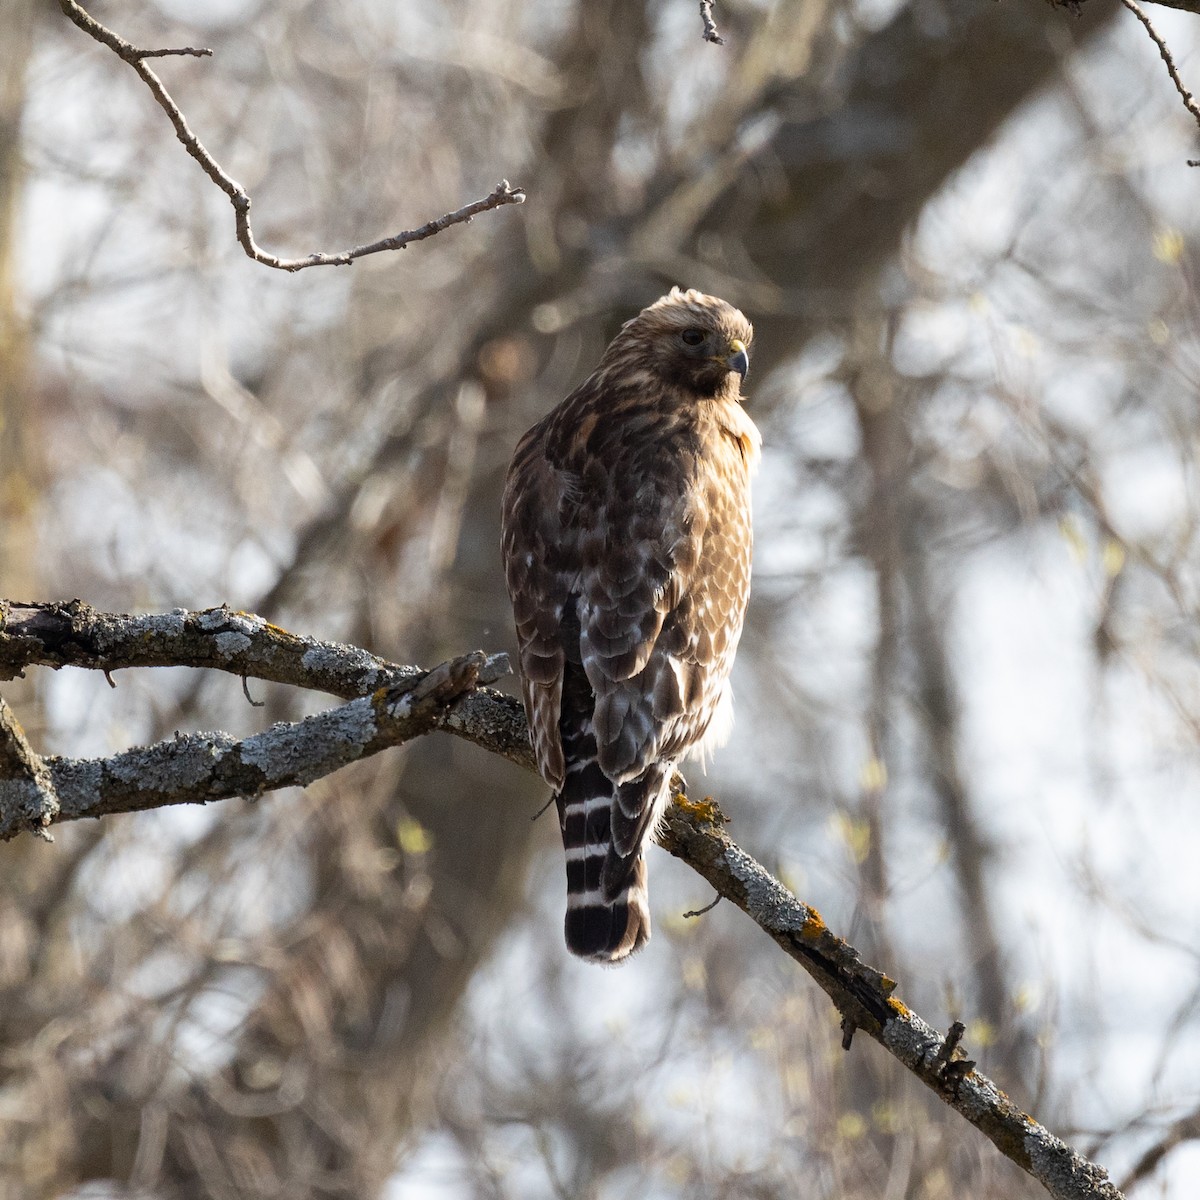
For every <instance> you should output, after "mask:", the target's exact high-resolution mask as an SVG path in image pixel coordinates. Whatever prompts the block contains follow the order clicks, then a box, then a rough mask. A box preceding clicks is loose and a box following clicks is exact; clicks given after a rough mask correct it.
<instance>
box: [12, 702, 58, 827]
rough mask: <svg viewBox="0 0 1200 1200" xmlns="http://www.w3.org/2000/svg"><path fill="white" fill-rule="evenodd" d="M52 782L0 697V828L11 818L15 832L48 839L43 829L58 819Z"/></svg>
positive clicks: (13, 715) (41, 761) (14, 715)
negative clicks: (7, 816)
mask: <svg viewBox="0 0 1200 1200" xmlns="http://www.w3.org/2000/svg"><path fill="white" fill-rule="evenodd" d="M58 812H59V802H58V796H57V795H56V794H55V788H54V781H53V779H52V778H51V776H50V772H49V770H48V769H47V767H46V764H45V762H43V760H42V758H41V756H40V755H39V754H38V753H37V751H36V750H34V748H33V747H32V746H31V745H30V744H29V739H28V738H26V736H25V731H24V730H23V729H22V728H21V725H20V722H18V720H17V717H16V714H15V713H14V712H13V710H12V709H11V708H10V707H9V706H8V702H7V701H6V700H5V699H4V698H3V697H2V696H0V825H2V824H3V821H4V818H5V816H6V815H7V814H12V816H13V819H14V820H15V821H16V822H17V825H18V831H19V830H20V829H29V830H32V831H33V832H35V833H38V834H41V835H42V836H43V837H48V836H49V835H48V834H47V833H46V826H47V825H49V824H51V823H52V822H53V821H54V820H55V819H56V818H57V816H58Z"/></svg>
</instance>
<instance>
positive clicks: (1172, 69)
mask: <svg viewBox="0 0 1200 1200" xmlns="http://www.w3.org/2000/svg"><path fill="white" fill-rule="evenodd" d="M1121 3H1122V4H1123V5H1125V7H1126V8H1127V9H1129V11H1130V12H1131V13H1133V15H1134V16H1135V17H1137V19H1138V20H1139V21H1141V23H1142V25H1143V26H1145V29H1146V32H1147V33H1148V34H1149V35H1150V40H1151V41H1152V42H1153V43H1154V44H1155V45H1156V46H1157V47H1158V53H1159V55H1160V56H1161V57H1162V60H1163V62H1164V63H1166V65H1167V74H1168V75H1170V76H1171V82H1172V83H1173V84H1174V85H1175V90H1176V91H1177V92H1178V93H1179V96H1180V99H1181V100H1182V101H1183V107H1184V108H1186V109H1187V110H1188V112H1189V113H1191V114H1192V117H1193V119H1194V120H1195V122H1196V124H1197V125H1200V105H1197V104H1196V101H1195V99H1194V97H1193V96H1192V93H1191V92H1189V91H1188V90H1187V87H1186V86H1185V85H1184V82H1183V78H1182V77H1181V76H1180V74H1179V68H1178V67H1177V66H1176V65H1175V59H1174V57H1173V56H1172V54H1171V51H1170V50H1169V49H1168V48H1167V43H1166V42H1164V41H1163V39H1162V37H1161V36H1160V35H1159V32H1158V30H1157V29H1155V28H1154V25H1153V23H1152V22H1151V20H1150V18H1149V17H1148V16H1146V14H1145V13H1144V12H1143V11H1142V9H1141V6H1140V5H1138V4H1136V3H1135V0H1121ZM1171 7H1173V8H1187V7H1188V6H1187V5H1184V4H1172V5H1171ZM1188 11H1190V12H1197V11H1200V5H1198V6H1197V7H1196V8H1188ZM1188 166H1189V167H1200V159H1189V160H1188Z"/></svg>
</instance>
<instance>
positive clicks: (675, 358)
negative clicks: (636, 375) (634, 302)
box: [605, 287, 754, 399]
mask: <svg viewBox="0 0 1200 1200" xmlns="http://www.w3.org/2000/svg"><path fill="white" fill-rule="evenodd" d="M753 336H754V330H753V328H752V327H751V325H750V322H749V321H747V320H746V318H745V317H744V316H743V315H742V314H741V313H740V312H739V311H738V310H737V309H736V308H734V307H733V305H732V304H727V303H726V302H725V301H724V300H720V299H718V298H717V297H716V296H706V295H705V294H704V293H703V292H697V291H693V290H689V291H686V292H685V291H682V290H681V289H679V288H677V287H676V288H672V289H671V290H670V292H669V293H668V294H667V295H665V296H663V297H662V299H661V300H656V301H655V302H654V303H653V304H651V305H650V307H649V308H644V309H643V310H642V311H641V312H640V313H638V315H637V316H636V317H634V318H633V320H632V321H627V322H626V323H625V324H624V326H622V328H621V332H620V333H619V334H618V335H617V337H616V338H615V339H614V341H613V343H612V345H611V346H610V347H609V353H614V354H616V355H619V356H620V357H621V358H623V359H625V360H626V361H627V362H628V361H629V359H630V358H633V359H635V360H636V362H637V365H638V366H639V367H640V368H642V369H643V370H646V371H649V372H650V373H651V374H653V375H654V376H655V377H656V378H658V379H660V380H661V381H662V382H664V383H668V384H671V385H673V386H675V387H678V388H681V389H683V390H684V391H686V392H690V393H692V394H694V395H697V396H706V397H713V396H716V395H717V394H718V393H720V392H724V393H725V394H726V395H728V396H729V397H730V398H732V399H740V384H741V381H742V380H743V379H744V378H745V377H746V372H747V371H749V370H750V356H749V348H750V340H751V338H753ZM605 357H608V355H606V356H605Z"/></svg>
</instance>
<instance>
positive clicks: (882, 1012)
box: [0, 600, 1121, 1200]
mask: <svg viewBox="0 0 1200 1200" xmlns="http://www.w3.org/2000/svg"><path fill="white" fill-rule="evenodd" d="M31 666H48V667H52V668H59V667H63V666H76V667H83V668H90V669H92V670H100V671H105V672H112V671H115V670H121V669H128V668H132V667H151V666H192V667H209V668H215V669H217V670H222V671H227V672H229V673H231V674H234V675H240V676H243V677H253V678H257V679H266V680H273V681H276V682H279V683H289V684H293V685H295V686H298V687H306V688H310V689H313V690H316V691H323V692H329V693H332V694H333V695H337V696H341V697H345V698H350V699H349V703H347V704H343V705H341V706H339V707H336V708H333V709H331V710H329V711H328V712H324V713H320V714H318V715H316V716H312V717H308V718H306V719H305V720H303V721H298V722H295V723H291V724H279V725H274V726H272V727H271V728H270V729H267V730H265V731H264V732H262V733H260V734H256V735H254V736H253V737H249V738H246V739H244V740H242V741H237V740H236V739H234V738H232V737H230V736H229V735H228V734H223V733H199V734H187V735H180V736H177V737H176V738H174V739H173V740H171V741H167V742H161V743H159V744H158V745H156V746H151V747H148V748H145V749H134V750H127V751H125V752H123V753H121V754H117V755H114V756H112V757H111V758H107V759H102V760H86V761H85V760H72V759H64V758H49V759H46V760H44V764H45V768H46V770H47V771H48V773H49V776H50V781H51V785H52V788H53V791H54V792H55V794H56V796H57V800H58V804H59V809H58V811H57V812H56V813H55V814H54V816H53V817H52V820H73V819H78V818H80V817H95V816H102V815H105V814H109V813H116V812H131V811H136V810H140V809H147V808H157V807H162V806H166V805H170V804H193V803H206V802H208V801H210V800H217V799H222V798H225V797H231V796H258V795H261V794H262V793H264V792H267V791H270V790H272V789H274V788H280V787H286V786H291V785H304V784H306V783H310V782H312V781H313V780H315V779H319V778H321V777H322V776H324V775H327V774H329V773H330V772H332V771H335V770H337V769H338V768H339V767H341V766H344V765H346V764H347V763H350V762H353V761H355V760H357V759H359V758H363V757H365V756H367V755H370V754H375V753H378V752H379V751H380V750H383V749H385V748H387V747H389V746H395V745H399V744H401V743H403V742H406V741H409V740H411V739H412V738H415V737H418V736H421V735H422V734H425V733H429V732H432V731H434V730H443V731H446V732H449V733H453V734H455V735H456V736H459V737H463V738H466V739H468V740H470V741H472V742H474V743H475V744H476V745H478V746H481V747H482V748H483V749H485V750H487V751H489V752H490V753H493V754H497V755H500V756H501V757H503V758H506V759H508V760H509V761H510V762H513V763H516V764H518V765H519V766H522V767H526V768H528V769H531V770H532V769H533V767H534V763H533V755H532V752H531V750H530V747H529V739H528V731H527V728H526V725H525V716H524V712H523V711H522V708H521V705H520V703H519V702H518V701H517V700H515V699H513V698H512V697H510V696H505V695H502V694H501V693H499V692H496V691H493V690H491V689H490V688H487V687H484V686H481V685H483V684H486V683H488V682H490V681H492V680H494V679H497V678H499V676H500V675H501V674H503V673H505V672H506V671H507V670H508V663H507V660H506V659H505V657H504V656H503V655H494V656H490V657H489V656H487V655H485V654H483V653H482V652H480V651H476V652H474V653H472V654H467V655H463V656H462V657H461V658H456V659H453V660H451V661H450V662H447V663H443V664H442V666H440V667H437V668H435V669H434V670H433V671H428V672H426V671H420V670H418V669H417V668H414V667H403V666H397V665H396V664H394V663H389V662H386V661H384V660H383V659H380V658H376V657H375V656H374V655H371V654H368V653H366V652H365V651H363V650H360V649H358V648H356V647H354V646H343V645H339V644H338V643H335V642H319V641H316V640H314V639H311V638H303V637H297V636H296V635H295V634H291V633H288V632H287V631H286V630H283V629H280V628H278V627H277V626H275V625H271V624H270V623H268V622H266V621H264V620H263V619H262V618H261V617H256V616H253V615H251V614H248V613H241V612H233V611H231V610H229V609H228V608H226V607H221V608H212V609H206V610H204V611H201V612H188V611H186V610H183V609H179V610H176V611H174V612H170V613H164V614H159V615H150V616H130V615H123V614H118V613H102V612H98V611H96V610H95V609H93V608H91V607H90V606H89V605H86V604H83V603H82V602H80V601H77V600H76V601H71V602H69V603H65V604H16V603H11V602H5V601H0V678H12V677H13V676H15V675H18V674H20V673H21V672H22V671H23V669H24V668H26V667H31ZM30 753H31V754H32V753H33V752H32V750H30ZM35 757H36V755H35ZM24 771H25V768H24V767H23V766H22V764H21V763H20V762H17V761H15V760H13V759H12V757H11V755H9V756H8V757H4V756H3V755H0V838H4V837H11V836H13V835H14V834H16V833H18V832H20V831H21V830H23V829H27V828H29V825H30V821H29V817H28V813H27V812H26V810H24V809H20V808H18V809H16V810H13V811H10V810H9V809H8V807H7V805H6V804H4V802H3V797H4V795H5V793H4V791H3V781H4V777H5V776H6V775H8V776H10V777H12V778H22V777H23V776H24ZM723 821H724V818H723V817H722V815H721V813H720V810H719V809H718V808H717V806H716V805H715V804H714V803H712V802H711V801H705V802H702V803H694V802H692V801H691V800H688V799H686V798H685V797H683V796H679V797H677V798H676V803H675V804H674V805H673V806H672V807H671V809H670V810H669V811H668V813H667V817H666V822H665V825H664V828H663V830H662V832H661V834H660V836H659V838H658V841H659V844H660V845H662V846H663V847H664V848H665V849H667V850H668V851H670V853H671V854H673V855H675V856H676V857H677V858H680V859H682V860H683V861H684V862H686V863H687V864H688V865H689V866H690V867H692V869H693V870H695V871H697V872H698V873H699V874H700V875H701V876H703V877H704V878H705V879H706V880H707V881H708V882H709V883H710V884H711V885H712V887H713V888H715V889H716V891H717V893H718V894H719V895H721V896H723V897H725V898H726V899H728V900H730V901H731V902H732V903H734V904H736V905H737V907H738V908H740V909H741V910H742V911H743V912H745V913H746V914H747V915H748V916H749V917H750V918H751V919H752V920H753V921H754V922H755V924H757V925H758V926H759V928H761V929H762V930H763V931H764V932H765V933H767V934H768V936H770V937H771V938H772V939H773V940H774V941H775V942H776V943H777V944H778V945H779V946H780V948H781V949H783V950H784V952H785V953H787V954H788V955H790V956H791V957H792V958H794V959H795V960H796V961H797V962H798V963H799V964H800V965H801V966H802V967H803V968H804V969H805V970H806V971H807V972H808V973H809V974H810V975H811V976H812V977H813V978H814V979H815V980H816V981H817V983H818V984H819V985H820V986H821V987H822V988H823V989H824V991H825V992H826V993H827V994H828V995H829V997H830V999H831V1000H832V1001H833V1003H834V1005H835V1006H836V1008H837V1010H838V1012H839V1013H840V1014H841V1017H842V1029H843V1034H844V1038H843V1041H844V1044H845V1045H846V1046H847V1047H849V1045H850V1039H851V1038H852V1036H853V1034H854V1032H855V1031H856V1030H860V1029H861V1030H862V1031H863V1032H864V1033H866V1034H868V1035H869V1036H870V1037H872V1038H874V1039H875V1040H876V1041H877V1042H878V1043H879V1044H880V1045H881V1046H883V1047H884V1048H885V1049H886V1050H887V1051H888V1052H889V1053H891V1054H892V1055H893V1056H894V1057H896V1058H897V1059H898V1060H899V1061H900V1062H902V1063H903V1064H904V1065H905V1066H906V1067H907V1068H908V1069H909V1070H910V1071H911V1072H912V1073H913V1074H914V1075H916V1076H917V1078H918V1079H920V1080H921V1081H922V1082H923V1083H925V1084H926V1085H927V1086H928V1087H930V1088H932V1089H933V1090H934V1091H935V1092H936V1093H937V1094H938V1095H939V1096H940V1097H941V1098H942V1099H943V1100H944V1101H945V1102H946V1103H947V1104H948V1105H950V1106H951V1107H952V1108H954V1109H955V1110H956V1111H957V1112H959V1113H960V1114H961V1115H962V1116H964V1117H965V1118H966V1119H967V1120H968V1121H970V1122H971V1124H972V1125H974V1126H976V1128H978V1129H979V1130H981V1131H982V1132H983V1133H984V1134H986V1135H987V1136H988V1137H989V1138H990V1139H991V1140H992V1142H993V1143H994V1144H995V1145H996V1146H997V1147H998V1148H999V1149H1000V1151H1001V1152H1002V1153H1003V1154H1004V1155H1005V1156H1006V1157H1008V1158H1009V1159H1011V1160H1012V1161H1013V1162H1014V1163H1016V1164H1017V1165H1018V1166H1020V1167H1021V1168H1023V1169H1024V1170H1025V1171H1028V1172H1029V1174H1030V1175H1032V1176H1033V1177H1034V1178H1035V1179H1037V1180H1038V1181H1039V1182H1041V1183H1042V1184H1043V1186H1044V1187H1045V1188H1046V1190H1047V1192H1048V1193H1049V1194H1050V1195H1051V1196H1053V1197H1055V1200H1121V1193H1120V1192H1119V1191H1118V1190H1117V1188H1116V1187H1114V1186H1113V1184H1112V1183H1111V1182H1110V1181H1109V1179H1108V1176H1107V1174H1106V1173H1105V1171H1104V1170H1103V1169H1102V1168H1100V1167H1098V1166H1096V1165H1095V1164H1094V1163H1091V1162H1089V1161H1088V1160H1087V1159H1085V1158H1083V1157H1082V1156H1081V1155H1079V1154H1078V1153H1076V1152H1075V1151H1074V1150H1073V1149H1072V1148H1071V1147H1070V1146H1068V1145H1067V1144H1066V1143H1065V1142H1063V1141H1061V1140H1060V1139H1059V1138H1056V1137H1055V1136H1054V1135H1053V1134H1051V1133H1050V1132H1049V1130H1047V1129H1046V1128H1045V1127H1043V1126H1042V1125H1040V1124H1039V1123H1038V1122H1037V1121H1035V1120H1034V1119H1033V1118H1032V1117H1031V1116H1029V1115H1028V1114H1027V1113H1024V1112H1022V1111H1021V1109H1020V1108H1018V1107H1017V1105H1015V1104H1014V1103H1013V1102H1012V1101H1011V1100H1010V1099H1009V1098H1008V1097H1007V1096H1006V1095H1005V1094H1004V1093H1003V1092H1002V1091H1001V1090H1000V1089H999V1088H998V1087H997V1086H996V1085H995V1084H994V1083H993V1082H992V1081H991V1080H990V1079H988V1078H987V1077H986V1076H985V1075H983V1074H981V1073H980V1072H979V1071H977V1070H975V1069H974V1064H973V1063H972V1062H971V1061H970V1060H968V1059H966V1057H965V1055H964V1054H963V1052H962V1049H961V1047H960V1046H959V1041H960V1039H961V1036H962V1031H961V1028H956V1029H953V1030H952V1031H951V1034H950V1036H949V1037H948V1038H943V1037H941V1036H940V1035H939V1034H938V1033H937V1032H936V1031H935V1030H934V1029H933V1028H931V1027H930V1026H929V1025H928V1024H926V1023H925V1022H924V1021H923V1020H921V1018H920V1017H918V1016H917V1015H916V1014H915V1013H913V1012H912V1011H911V1010H910V1009H908V1008H907V1007H906V1006H905V1005H904V1004H902V1003H901V1002H900V1001H899V1000H898V999H897V998H896V996H895V995H894V990H895V984H894V983H893V982H892V980H890V979H888V978H887V976H886V975H884V974H883V973H882V972H881V971H879V970H876V969H875V968H874V967H870V966H867V965H866V964H865V963H864V962H863V961H862V959H861V958H860V956H859V954H858V952H857V951H856V950H855V949H854V948H853V947H852V946H850V945H849V944H848V943H846V942H845V941H843V940H842V939H841V938H839V937H837V936H836V935H835V934H833V933H832V932H830V930H829V929H828V928H827V927H826V925H825V923H824V921H823V920H822V919H821V916H820V914H819V913H818V912H817V911H816V909H813V908H810V907H809V906H807V905H806V904H803V903H802V902H801V901H800V900H798V899H797V898H796V897H795V896H794V895H792V893H791V892H789V891H788V890H787V889H786V888H785V887H784V886H783V885H782V884H781V883H780V882H779V881H778V880H777V879H775V878H774V877H773V876H772V875H771V874H770V873H769V872H767V871H766V870H765V869H764V868H763V867H762V866H761V865H760V864H759V863H758V862H756V861H755V860H754V859H753V858H751V856H750V855H748V854H747V853H746V852H745V851H744V850H742V849H741V847H739V846H738V845H737V844H736V843H735V842H734V841H733V840H732V839H731V838H730V837H729V836H728V835H727V834H726V833H725V831H724V829H723V828H722V827H721V825H722V823H723Z"/></svg>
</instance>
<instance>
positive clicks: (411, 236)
mask: <svg viewBox="0 0 1200 1200" xmlns="http://www.w3.org/2000/svg"><path fill="white" fill-rule="evenodd" d="M58 2H59V7H60V8H61V9H62V10H63V12H64V13H65V14H66V16H67V17H68V18H69V19H70V20H71V21H73V22H74V23H75V24H76V25H78V26H79V28H80V29H82V30H83V31H84V33H86V34H87V35H88V36H89V37H91V38H94V39H95V40H96V41H97V42H99V43H101V45H104V46H107V47H108V48H109V49H110V50H111V51H112V52H113V53H114V54H115V55H116V56H117V57H118V58H119V59H120V60H121V61H122V62H125V63H128V64H129V66H130V67H132V68H133V70H134V71H136V72H137V75H138V78H140V79H141V80H142V82H143V83H144V84H145V85H146V86H147V87H148V88H149V89H150V94H151V95H152V96H153V97H154V99H155V100H156V101H157V103H158V105H159V107H160V108H161V109H162V110H163V112H165V113H166V114H167V117H168V118H169V120H170V122H171V125H172V126H173V127H174V129H175V136H176V137H177V138H178V139H179V140H180V142H182V143H183V148H184V149H185V150H186V151H187V152H188V153H189V154H190V155H191V156H192V157H193V158H194V159H195V160H196V161H197V162H198V163H199V164H200V167H201V169H202V170H203V171H204V173H205V174H206V175H207V176H208V177H209V179H211V180H212V181H213V183H215V184H216V185H217V187H219V188H220V189H221V191H223V192H224V193H225V195H227V196H228V197H229V201H230V203H231V204H232V205H233V212H234V223H235V227H236V230H237V240H238V244H239V245H240V246H241V247H242V249H243V250H244V251H245V252H246V254H247V255H248V256H249V257H250V258H252V259H254V261H255V262H258V263H262V264H263V265H264V266H267V267H274V268H275V269H276V270H279V271H301V270H303V269H304V268H305V267H341V266H348V265H349V264H350V263H352V262H353V261H354V260H355V259H356V258H362V257H364V256H365V255H367V254H379V253H381V252H383V251H386V250H403V249H404V248H405V247H406V246H408V245H410V244H411V243H413V242H420V241H424V240H425V239H426V238H430V237H433V236H434V235H435V234H438V233H441V232H442V230H443V229H448V228H449V227H450V226H451V225H465V224H467V223H468V222H469V221H470V220H471V218H472V217H475V216H478V215H479V214H480V213H482V212H488V211H490V210H491V209H493V208H500V207H502V206H503V205H505V204H522V203H524V200H525V192H524V191H523V190H522V189H521V188H519V187H518V188H514V187H512V186H510V184H509V182H508V180H507V179H502V180H501V181H500V182H499V183H498V184H497V185H496V187H495V188H494V189H493V190H492V191H491V192H489V193H488V195H486V196H484V197H482V198H481V199H479V200H472V201H471V202H470V203H469V204H465V205H463V207H462V208H459V209H456V210H455V211H454V212H449V213H446V214H445V216H441V217H437V218H435V219H434V220H432V221H427V222H426V223H425V224H424V225H420V226H418V227H417V228H416V229H406V230H404V231H403V232H402V233H397V234H393V235H392V236H391V237H386V238H380V239H379V240H378V241H375V242H368V243H367V244H365V245H362V246H355V247H354V249H352V250H345V251H342V252H340V253H334V254H327V253H323V252H318V253H315V254H309V255H306V256H305V257H304V258H280V257H278V255H275V254H270V253H268V252H267V251H266V250H264V249H262V247H261V246H259V244H258V243H257V242H256V241H255V240H254V232H253V230H252V229H251V227H250V195H249V193H248V192H247V191H246V189H245V188H244V187H242V185H241V184H240V183H238V181H237V180H236V179H234V178H233V176H231V175H230V174H229V173H228V172H227V171H226V170H225V169H224V168H223V167H222V166H221V164H220V163H219V162H217V160H216V159H215V158H214V157H213V156H212V154H210V153H209V151H208V149H207V148H206V147H205V146H204V144H203V143H202V142H201V141H200V139H199V138H198V137H197V136H196V134H195V133H194V132H193V131H192V129H191V127H190V126H189V125H188V123H187V118H186V117H185V116H184V115H183V112H182V111H181V110H180V108H179V105H177V104H176V103H175V101H174V100H173V99H172V98H171V95H170V93H169V92H168V91H167V89H166V87H164V86H163V82H162V80H161V79H159V77H158V76H157V75H156V74H155V73H154V71H153V70H152V69H151V68H150V67H148V66H147V65H146V60H147V59H148V58H164V57H167V56H178V55H190V56H193V57H196V58H207V57H211V55H212V51H211V50H208V49H204V48H196V47H194V46H186V47H184V48H182V49H178V50H143V49H142V48H140V47H138V46H134V45H133V44H132V43H130V42H127V41H126V40H125V39H124V38H123V37H121V36H120V34H117V33H114V32H113V31H112V30H111V29H109V28H107V27H106V26H104V25H102V24H101V23H100V22H99V21H97V20H96V18H95V17H93V16H92V15H91V14H90V13H88V12H87V11H86V10H85V9H84V8H83V7H82V6H81V5H79V4H78V3H76V0H58Z"/></svg>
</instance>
